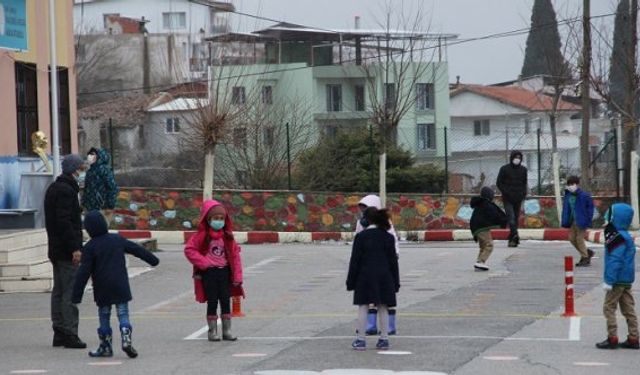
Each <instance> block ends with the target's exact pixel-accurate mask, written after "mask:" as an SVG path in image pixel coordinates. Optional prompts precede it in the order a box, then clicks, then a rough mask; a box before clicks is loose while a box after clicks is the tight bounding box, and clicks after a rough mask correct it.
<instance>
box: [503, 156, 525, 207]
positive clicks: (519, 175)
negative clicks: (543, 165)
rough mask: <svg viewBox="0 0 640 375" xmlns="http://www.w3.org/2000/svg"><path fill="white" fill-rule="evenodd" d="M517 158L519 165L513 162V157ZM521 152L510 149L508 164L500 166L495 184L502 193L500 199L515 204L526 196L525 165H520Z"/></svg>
mask: <svg viewBox="0 0 640 375" xmlns="http://www.w3.org/2000/svg"><path fill="white" fill-rule="evenodd" d="M516 158H519V159H520V160H521V163H520V165H515V164H513V159H516ZM522 161H524V160H522V152H520V151H512V152H511V156H510V157H509V164H505V165H503V166H502V167H500V171H499V172H498V179H497V181H496V185H497V186H498V189H499V190H500V193H502V200H503V201H506V202H509V203H512V204H516V203H519V202H522V201H523V200H524V198H525V197H526V196H527V167H525V166H524V165H522Z"/></svg>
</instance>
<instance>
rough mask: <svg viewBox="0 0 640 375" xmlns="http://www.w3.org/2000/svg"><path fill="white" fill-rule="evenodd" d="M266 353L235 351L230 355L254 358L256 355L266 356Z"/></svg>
mask: <svg viewBox="0 0 640 375" xmlns="http://www.w3.org/2000/svg"><path fill="white" fill-rule="evenodd" d="M266 356H267V354H266V353H236V354H232V357H236V358H256V357H266Z"/></svg>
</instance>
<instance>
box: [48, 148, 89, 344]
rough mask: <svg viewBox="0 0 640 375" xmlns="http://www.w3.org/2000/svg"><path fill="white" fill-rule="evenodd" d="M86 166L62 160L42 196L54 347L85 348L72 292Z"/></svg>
mask: <svg viewBox="0 0 640 375" xmlns="http://www.w3.org/2000/svg"><path fill="white" fill-rule="evenodd" d="M84 170H85V165H84V161H83V160H82V158H81V157H80V156H78V155H67V156H66V157H65V158H64V159H63V160H62V174H61V175H60V176H58V177H57V178H56V180H55V181H54V182H53V183H52V184H51V185H49V187H48V188H47V191H46V193H45V196H44V217H45V227H46V230H47V238H48V257H49V260H50V261H51V264H52V265H53V290H52V291H51V322H52V326H53V346H64V347H65V348H73V349H84V348H86V347H87V344H85V343H84V342H82V340H80V338H79V337H78V308H77V307H76V306H75V305H74V304H73V303H71V293H72V291H73V282H74V280H75V276H76V271H77V267H78V264H80V257H81V255H82V253H81V252H80V249H81V248H82V219H81V214H82V211H81V209H80V202H79V201H78V193H79V191H80V187H79V185H78V182H79V181H82V179H83V178H84Z"/></svg>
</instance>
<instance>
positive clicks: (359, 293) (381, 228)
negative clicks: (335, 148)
mask: <svg viewBox="0 0 640 375" xmlns="http://www.w3.org/2000/svg"><path fill="white" fill-rule="evenodd" d="M364 218H365V219H366V220H367V224H368V226H367V228H366V229H365V230H363V231H362V232H360V233H358V234H357V235H356V238H355V240H354V241H353V249H352V251H351V259H350V261H349V274H348V275H347V291H353V292H354V293H353V304H354V305H357V306H358V329H357V332H358V336H357V337H356V340H355V341H354V342H353V343H352V344H351V346H352V348H353V349H356V350H364V349H366V346H367V344H366V342H365V339H364V337H365V336H364V333H365V327H366V325H367V313H368V310H369V305H370V304H373V305H376V306H377V310H378V319H379V323H380V339H379V340H378V343H377V344H376V348H378V349H380V350H386V349H388V348H389V338H388V329H389V327H388V325H387V324H388V322H389V310H388V309H389V307H394V306H396V293H398V290H399V289H400V275H399V271H398V256H397V254H396V247H395V238H394V236H392V235H391V234H389V233H388V230H389V229H390V228H391V223H390V222H389V214H388V213H387V210H385V209H382V210H378V209H377V208H375V207H369V208H367V209H366V210H365V211H364Z"/></svg>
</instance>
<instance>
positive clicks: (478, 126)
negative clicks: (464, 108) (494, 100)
mask: <svg viewBox="0 0 640 375" xmlns="http://www.w3.org/2000/svg"><path fill="white" fill-rule="evenodd" d="M490 129H491V128H490V125H489V120H475V121H473V135H475V136H482V135H489V134H490V133H491V132H490Z"/></svg>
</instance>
